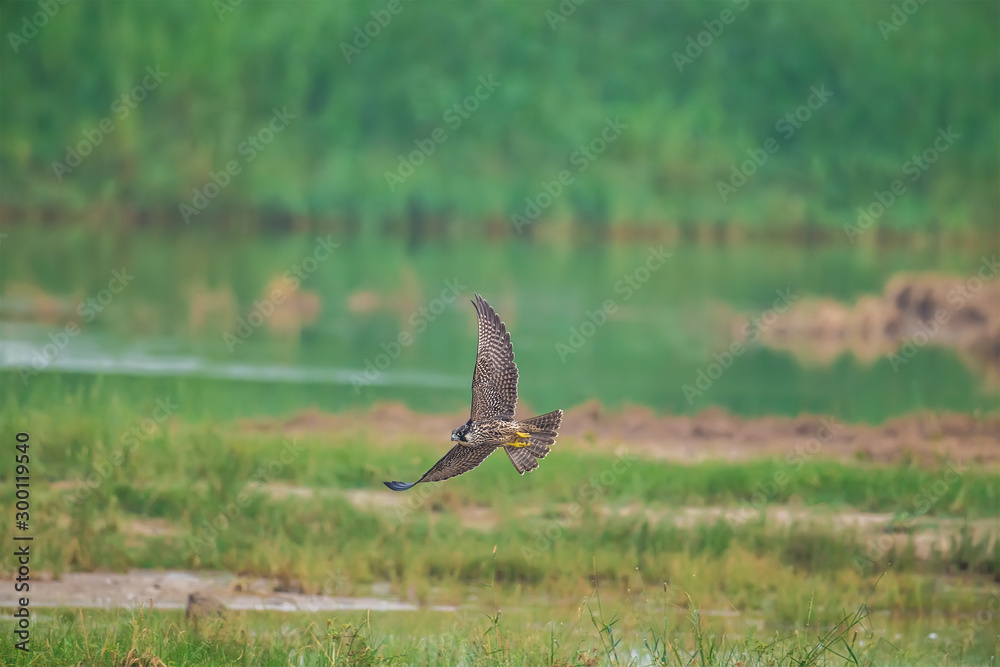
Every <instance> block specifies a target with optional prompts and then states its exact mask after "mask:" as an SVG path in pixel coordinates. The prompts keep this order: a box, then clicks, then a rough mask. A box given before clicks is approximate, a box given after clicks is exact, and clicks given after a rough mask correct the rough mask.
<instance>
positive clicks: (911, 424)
mask: <svg viewBox="0 0 1000 667" xmlns="http://www.w3.org/2000/svg"><path fill="white" fill-rule="evenodd" d="M529 414H535V411H533V409H532V408H530V407H528V406H524V405H522V406H519V409H518V415H519V416H526V415H529ZM466 419H468V413H461V414H458V413H457V414H453V415H430V414H419V413H415V412H413V411H411V410H409V409H408V408H407V407H406V406H404V405H400V404H397V403H380V404H376V405H375V406H373V407H372V408H370V409H368V410H365V411H356V412H347V413H342V414H330V413H325V412H320V411H317V410H307V411H303V412H300V413H298V414H296V415H294V416H292V417H290V418H288V419H247V420H242V421H241V422H240V423H239V427H240V428H241V429H242V430H244V431H247V432H266V433H280V434H285V435H296V434H309V433H328V434H330V435H331V436H344V435H355V436H362V437H367V438H368V439H370V441H371V443H372V445H373V446H375V445H376V443H387V444H398V443H402V442H414V441H417V442H437V441H440V442H442V443H444V444H447V441H448V438H449V436H450V434H451V431H452V429H453V428H455V427H456V426H458V425H459V424H461V423H463V422H464V421H465V420H466ZM560 436H561V437H560V440H559V442H558V443H557V445H556V446H557V447H558V446H560V445H563V446H568V447H569V446H571V447H575V448H585V449H601V448H612V449H613V448H615V447H618V446H620V445H626V446H628V447H629V448H630V449H631V450H632V451H634V452H636V453H638V454H640V455H642V456H648V457H650V458H662V459H672V460H679V461H696V460H703V459H712V458H721V459H726V460H742V459H749V458H754V457H761V456H780V455H784V454H788V453H792V452H800V451H802V450H803V448H804V447H806V446H809V447H810V451H814V452H815V456H816V457H818V458H825V459H841V460H871V461H876V462H883V463H897V462H901V461H908V460H914V461H917V462H920V463H923V464H928V465H932V464H936V463H938V462H940V461H941V460H942V459H943V458H945V457H950V458H951V459H955V460H958V461H962V462H969V463H972V462H976V463H983V464H996V463H1000V417H998V416H996V415H992V416H989V417H982V418H977V417H973V416H970V415H959V414H943V415H937V414H921V415H911V416H906V417H900V418H897V419H892V420H889V421H887V422H886V423H884V424H881V425H879V426H869V425H865V424H845V423H842V422H838V421H832V420H830V419H829V418H826V417H818V416H800V417H794V418H791V417H761V418H756V419H745V418H742V417H736V416H733V415H730V414H727V413H725V412H723V411H722V410H718V409H709V410H706V411H704V412H702V413H700V414H698V415H694V416H690V417H689V416H674V415H657V414H656V413H654V412H653V411H652V410H650V409H648V408H644V407H631V408H626V409H623V410H620V411H613V412H612V411H608V410H606V409H604V408H602V407H601V406H600V405H599V404H598V403H597V402H596V401H591V402H588V403H584V404H583V405H580V406H577V407H575V408H571V409H569V410H567V411H566V414H565V416H564V418H563V426H562V428H561V429H560ZM817 443H818V445H819V447H818V449H817V448H816V444H817Z"/></svg>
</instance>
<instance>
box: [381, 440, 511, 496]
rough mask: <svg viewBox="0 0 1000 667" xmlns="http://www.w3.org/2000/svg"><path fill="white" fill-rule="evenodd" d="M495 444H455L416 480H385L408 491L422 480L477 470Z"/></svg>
mask: <svg viewBox="0 0 1000 667" xmlns="http://www.w3.org/2000/svg"><path fill="white" fill-rule="evenodd" d="M495 449H496V447H495V446H491V445H485V446H481V447H467V446H465V445H455V446H454V447H452V448H451V451H449V452H448V453H447V454H445V455H444V456H443V457H441V460H440V461H438V462H437V463H435V464H434V467H433V468H431V469H430V470H428V471H427V473H426V474H425V475H424V476H423V477H421V478H420V479H418V480H417V481H416V482H383V484H385V485H386V486H387V487H389V488H390V489H392V490H393V491H406V490H407V489H411V488H413V487H414V486H416V485H417V484H419V483H420V482H440V481H442V480H445V479H451V478H452V477H458V476H459V475H461V474H462V473H466V472H469V471H470V470H475V469H476V468H478V467H479V465H480V464H481V463H482V462H483V461H485V460H486V457H487V456H489V455H490V454H492V453H493V451H494V450H495Z"/></svg>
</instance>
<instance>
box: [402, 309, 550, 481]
mask: <svg viewBox="0 0 1000 667" xmlns="http://www.w3.org/2000/svg"><path fill="white" fill-rule="evenodd" d="M472 305H473V306H475V308H476V314H477V315H478V317H479V349H478V351H477V352H476V368H475V371H473V373H472V413H471V415H470V416H469V421H467V422H465V423H464V424H462V425H461V426H459V427H458V428H456V429H455V430H454V431H452V432H451V440H452V442H457V443H458V444H456V445H455V446H454V447H452V448H451V451H449V452H448V453H447V454H445V455H444V457H443V458H442V459H441V460H440V461H438V462H437V463H435V464H434V467H433V468H431V469H430V470H428V471H427V473H426V474H425V475H424V476H423V477H421V478H420V479H418V480H417V481H416V482H409V483H408V482H384V484H385V485H386V486H388V487H389V488H390V489H392V490H393V491H405V490H406V489H410V488H413V487H414V486H416V485H417V484H419V483H420V482H440V481H442V480H445V479H451V478H452V477H457V476H458V475H461V474H462V473H466V472H469V471H470V470H473V469H475V468H478V467H479V464H481V463H482V462H483V461H485V460H486V457H487V456H489V455H490V454H492V453H493V452H494V451H495V450H496V449H497V448H498V447H503V450H504V451H505V452H507V456H508V457H509V458H510V462H511V463H513V464H514V467H515V468H517V472H518V473H520V474H522V475H523V474H524V473H526V472H530V471H532V470H534V469H535V468H537V467H538V459H544V458H545V457H546V455H548V453H549V447H550V445H553V444H555V441H556V435H557V433H558V431H559V425H560V424H561V423H562V414H563V413H562V410H556V411H555V412H549V413H548V414H544V415H541V416H539V417H532V418H531V419H525V420H522V421H517V420H516V419H514V406H516V405H517V365H516V364H515V363H514V348H513V347H512V346H511V344H510V333H508V332H507V327H506V326H505V325H504V323H503V322H501V321H500V316H499V315H497V314H496V311H495V310H493V308H492V307H491V306H490V304H488V303H486V299H484V298H483V297H481V296H479V295H478V294H476V299H475V300H474V301H473V302H472Z"/></svg>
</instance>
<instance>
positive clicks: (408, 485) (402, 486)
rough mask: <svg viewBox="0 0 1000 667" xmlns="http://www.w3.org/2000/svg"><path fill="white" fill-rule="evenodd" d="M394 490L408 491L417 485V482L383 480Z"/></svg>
mask: <svg viewBox="0 0 1000 667" xmlns="http://www.w3.org/2000/svg"><path fill="white" fill-rule="evenodd" d="M382 483H383V484H385V485H386V486H388V487H389V488H390V489H392V490H393V491H406V490H407V489H412V488H413V487H414V486H416V485H417V483H416V482H382Z"/></svg>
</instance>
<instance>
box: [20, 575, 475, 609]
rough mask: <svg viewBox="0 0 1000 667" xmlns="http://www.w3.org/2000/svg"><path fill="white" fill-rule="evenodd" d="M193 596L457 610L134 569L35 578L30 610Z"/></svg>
mask: <svg viewBox="0 0 1000 667" xmlns="http://www.w3.org/2000/svg"><path fill="white" fill-rule="evenodd" d="M192 594H194V595H196V596H199V597H203V598H207V599H209V600H217V601H218V602H221V603H222V604H223V605H224V606H225V608H226V609H230V610H234V611H251V610H252V611H286V612H290V611H359V610H365V609H370V610H372V611H418V610H421V611H428V610H430V611H455V609H456V608H455V607H452V606H431V607H429V608H428V607H421V606H420V605H419V604H418V603H417V602H415V601H413V600H408V601H406V600H399V599H397V598H394V597H392V596H390V595H389V585H388V584H381V585H380V584H376V585H374V586H372V595H370V596H367V597H334V596H330V595H306V594H304V593H303V592H301V591H300V590H295V591H292V590H287V586H286V585H284V584H283V583H282V582H279V581H276V580H271V579H263V578H254V579H247V578H245V577H237V576H236V575H233V574H230V573H228V572H183V571H170V570H167V571H158V570H129V571H128V572H71V573H67V574H63V575H62V576H60V577H59V578H58V579H56V578H53V577H52V576H50V575H40V576H38V577H35V575H32V581H31V606H32V607H33V608H40V607H74V608H76V607H85V608H91V607H96V608H102V609H116V608H125V609H131V608H134V607H136V606H138V605H140V604H141V605H143V606H144V607H145V608H147V609H149V608H153V609H185V608H186V607H188V602H189V599H190V596H191V595H192ZM16 603H17V599H16V598H15V596H14V587H13V586H2V587H0V607H15V606H16Z"/></svg>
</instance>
